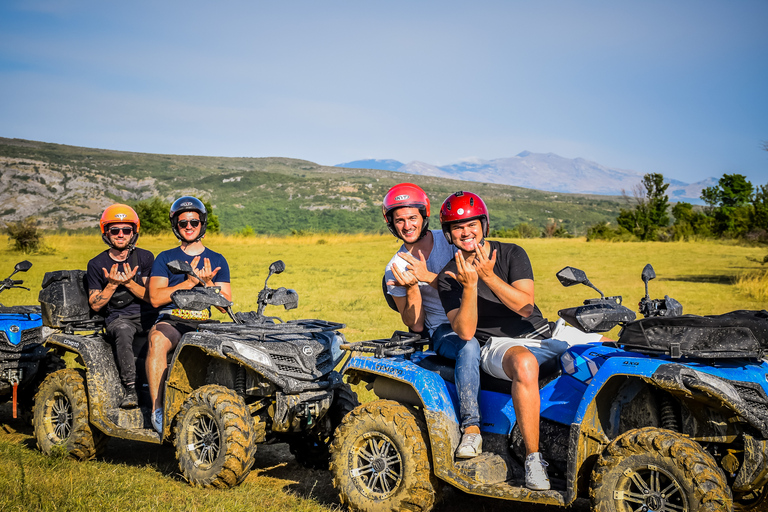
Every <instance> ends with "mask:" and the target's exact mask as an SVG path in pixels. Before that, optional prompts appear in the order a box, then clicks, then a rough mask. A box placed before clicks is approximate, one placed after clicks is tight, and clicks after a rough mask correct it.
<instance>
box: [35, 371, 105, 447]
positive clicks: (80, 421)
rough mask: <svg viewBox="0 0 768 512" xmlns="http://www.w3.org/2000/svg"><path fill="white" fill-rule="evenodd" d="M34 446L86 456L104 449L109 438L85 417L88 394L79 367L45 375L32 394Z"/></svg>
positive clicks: (86, 415) (86, 414)
mask: <svg viewBox="0 0 768 512" xmlns="http://www.w3.org/2000/svg"><path fill="white" fill-rule="evenodd" d="M33 423H34V429H35V439H36V440H37V446H38V447H39V448H40V450H41V451H42V452H43V453H45V454H46V455H51V454H52V453H56V452H57V451H59V450H63V451H64V452H65V453H66V454H67V455H68V456H69V457H72V458H73V459H77V460H89V459H92V458H94V457H96V456H97V455H99V454H100V453H102V452H103V451H104V449H105V448H106V444H107V441H108V440H109V438H108V437H107V436H105V435H104V434H103V433H102V432H101V431H100V430H98V429H97V428H95V427H93V426H92V425H91V424H90V422H89V420H88V395H87V393H86V389H85V379H84V378H83V375H82V373H81V372H80V371H78V370H75V369H72V368H67V369H64V370H58V371H56V372H54V373H52V374H50V375H48V376H47V377H46V378H45V379H44V380H43V382H42V383H41V384H40V387H39V389H38V391H37V394H36V395H35V405H34V419H33Z"/></svg>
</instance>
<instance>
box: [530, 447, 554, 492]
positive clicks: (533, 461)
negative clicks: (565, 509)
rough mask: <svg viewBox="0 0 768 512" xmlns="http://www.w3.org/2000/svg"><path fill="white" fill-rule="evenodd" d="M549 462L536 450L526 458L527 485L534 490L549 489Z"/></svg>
mask: <svg viewBox="0 0 768 512" xmlns="http://www.w3.org/2000/svg"><path fill="white" fill-rule="evenodd" d="M547 466H549V464H547V462H546V461H545V460H544V459H543V458H542V457H541V453H539V452H536V453H532V454H530V455H528V457H526V458H525V486H526V487H527V488H529V489H531V490H534V491H548V490H549V477H548V476H547Z"/></svg>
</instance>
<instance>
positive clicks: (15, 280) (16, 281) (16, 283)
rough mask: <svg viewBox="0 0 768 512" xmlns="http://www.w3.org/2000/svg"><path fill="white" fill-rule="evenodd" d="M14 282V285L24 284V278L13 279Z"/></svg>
mask: <svg viewBox="0 0 768 512" xmlns="http://www.w3.org/2000/svg"><path fill="white" fill-rule="evenodd" d="M12 284H13V286H17V285H20V284H24V280H23V279H13V280H12Z"/></svg>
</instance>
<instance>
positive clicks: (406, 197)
mask: <svg viewBox="0 0 768 512" xmlns="http://www.w3.org/2000/svg"><path fill="white" fill-rule="evenodd" d="M409 197H411V196H409V195H408V194H402V195H399V196H397V197H395V201H405V200H406V199H408V198H409Z"/></svg>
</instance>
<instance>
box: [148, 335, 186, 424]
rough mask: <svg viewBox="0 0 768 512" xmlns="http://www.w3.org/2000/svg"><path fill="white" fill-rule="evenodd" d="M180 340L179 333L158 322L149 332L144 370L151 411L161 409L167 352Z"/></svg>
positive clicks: (166, 369)
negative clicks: (161, 391) (161, 393)
mask: <svg viewBox="0 0 768 512" xmlns="http://www.w3.org/2000/svg"><path fill="white" fill-rule="evenodd" d="M180 339H181V335H180V334H179V331H177V330H176V329H174V328H173V327H171V326H170V325H169V324H167V323H165V322H159V323H158V324H156V325H155V326H154V327H152V329H151V330H150V331H149V349H148V351H147V362H146V370H147V383H148V384H149V397H150V399H151V400H152V410H155V409H162V408H163V397H162V396H160V390H161V389H162V386H163V384H164V383H165V378H166V376H167V373H168V352H170V351H171V350H173V349H174V348H176V345H178V343H179V340H180Z"/></svg>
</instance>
